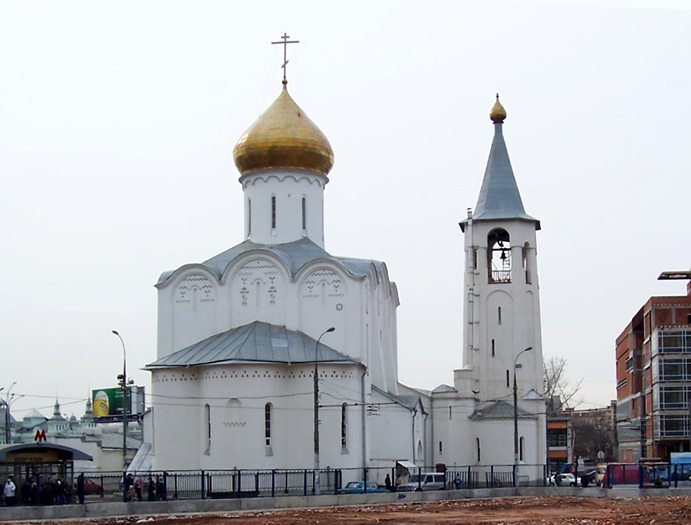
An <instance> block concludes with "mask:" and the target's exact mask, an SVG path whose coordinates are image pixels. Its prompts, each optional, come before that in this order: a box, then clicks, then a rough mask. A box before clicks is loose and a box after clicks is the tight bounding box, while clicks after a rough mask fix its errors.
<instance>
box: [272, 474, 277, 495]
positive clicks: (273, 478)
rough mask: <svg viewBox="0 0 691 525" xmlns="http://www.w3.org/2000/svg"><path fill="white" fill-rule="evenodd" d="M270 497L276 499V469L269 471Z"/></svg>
mask: <svg viewBox="0 0 691 525" xmlns="http://www.w3.org/2000/svg"><path fill="white" fill-rule="evenodd" d="M271 497H272V498H275V497H276V469H273V470H272V471H271Z"/></svg>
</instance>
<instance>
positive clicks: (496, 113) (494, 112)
mask: <svg viewBox="0 0 691 525" xmlns="http://www.w3.org/2000/svg"><path fill="white" fill-rule="evenodd" d="M489 118H491V119H492V122H494V123H495V124H499V123H501V122H504V119H505V118H506V110H505V109H504V106H502V105H501V103H500V102H499V93H497V101H496V102H495V103H494V106H492V109H491V110H490V112H489Z"/></svg>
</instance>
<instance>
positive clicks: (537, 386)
mask: <svg viewBox="0 0 691 525" xmlns="http://www.w3.org/2000/svg"><path fill="white" fill-rule="evenodd" d="M490 118H491V120H492V122H493V123H494V138H493V141H492V148H491V150H490V154H489V160H488V162H487V168H486V170H485V175H484V178H483V181H482V187H481V189H480V195H479V197H478V201H477V204H476V206H475V210H474V211H471V210H468V216H467V218H466V219H465V220H464V221H463V222H462V223H461V229H462V230H463V233H464V236H465V261H466V271H465V298H466V304H465V308H464V321H465V323H464V341H465V348H464V352H463V362H464V369H465V370H466V371H467V375H466V376H465V377H466V378H468V379H470V383H471V385H470V386H471V390H472V396H473V397H474V398H475V399H476V400H477V401H478V402H479V403H484V402H491V401H503V402H507V403H511V399H512V394H513V387H514V384H513V383H514V377H515V378H516V385H517V397H518V404H517V406H518V407H519V410H524V411H526V412H528V413H530V414H532V415H534V416H535V417H536V418H537V420H536V422H537V423H538V425H540V424H541V425H542V428H544V415H541V414H544V401H543V397H542V396H543V380H542V340H541V328H540V298H539V285H538V274H537V240H536V232H537V231H538V230H539V229H540V221H538V220H537V219H535V218H533V217H531V216H530V215H528V214H527V213H526V212H525V209H524V208H523V202H522V200H521V195H520V193H519V191H518V185H517V184H516V179H515V177H514V174H513V169H512V167H511V162H510V160H509V154H508V151H507V148H506V143H505V141H504V135H503V126H504V120H505V118H506V111H505V110H504V108H503V106H502V105H501V103H500V102H499V95H497V100H496V102H495V104H494V106H493V107H492V110H491V112H490ZM540 421H541V423H540ZM538 434H539V433H538Z"/></svg>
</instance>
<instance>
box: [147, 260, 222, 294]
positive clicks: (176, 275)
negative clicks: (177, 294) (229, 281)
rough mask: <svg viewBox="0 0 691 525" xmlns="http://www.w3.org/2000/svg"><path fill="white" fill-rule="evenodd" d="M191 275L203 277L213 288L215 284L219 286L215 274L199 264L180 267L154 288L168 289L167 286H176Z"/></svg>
mask: <svg viewBox="0 0 691 525" xmlns="http://www.w3.org/2000/svg"><path fill="white" fill-rule="evenodd" d="M192 273H199V274H201V275H203V276H205V277H206V278H208V279H209V281H210V282H211V283H213V285H214V286H215V285H216V284H220V281H219V279H218V278H217V277H216V274H215V273H214V272H212V271H211V270H210V269H209V268H208V267H207V266H204V265H203V264H199V263H191V264H185V265H183V266H180V268H178V269H177V270H175V271H174V272H172V273H171V274H170V275H167V276H166V277H165V280H162V281H159V282H158V283H157V284H156V285H154V286H155V287H156V288H158V289H159V290H163V289H165V288H168V287H169V286H174V285H175V286H177V285H178V284H179V282H180V281H181V280H182V279H184V278H185V277H186V276H188V275H190V274H192Z"/></svg>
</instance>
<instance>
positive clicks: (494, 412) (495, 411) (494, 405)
mask: <svg viewBox="0 0 691 525" xmlns="http://www.w3.org/2000/svg"><path fill="white" fill-rule="evenodd" d="M516 414H517V415H518V417H522V418H526V417H529V418H533V417H535V416H534V415H533V414H531V413H530V412H526V411H525V410H523V409H522V408H521V407H518V409H517V410H516ZM470 417H471V418H472V419H513V404H510V403H507V402H505V401H490V402H488V403H485V404H483V405H482V406H480V407H478V408H476V409H475V412H473V414H472V415H471V416H470Z"/></svg>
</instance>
